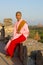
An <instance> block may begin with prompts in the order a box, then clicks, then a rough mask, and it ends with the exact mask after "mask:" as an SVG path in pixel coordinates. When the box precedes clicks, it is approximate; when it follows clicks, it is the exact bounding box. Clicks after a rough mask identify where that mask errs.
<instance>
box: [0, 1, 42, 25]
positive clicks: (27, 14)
mask: <svg viewBox="0 0 43 65" xmlns="http://www.w3.org/2000/svg"><path fill="white" fill-rule="evenodd" d="M16 11H21V12H22V14H23V18H24V19H25V20H27V22H29V21H30V22H29V24H38V23H39V22H40V23H43V0H0V21H1V22H2V21H3V19H4V18H12V19H13V22H15V13H16Z"/></svg>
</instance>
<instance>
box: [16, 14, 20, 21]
mask: <svg viewBox="0 0 43 65" xmlns="http://www.w3.org/2000/svg"><path fill="white" fill-rule="evenodd" d="M16 19H17V20H18V21H19V20H20V19H21V14H20V13H17V15H16Z"/></svg>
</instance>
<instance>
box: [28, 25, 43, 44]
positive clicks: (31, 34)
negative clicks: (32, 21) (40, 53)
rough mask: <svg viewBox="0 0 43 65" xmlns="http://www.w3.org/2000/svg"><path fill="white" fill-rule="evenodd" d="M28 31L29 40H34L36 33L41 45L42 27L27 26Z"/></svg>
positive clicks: (42, 39) (42, 37)
mask: <svg viewBox="0 0 43 65" xmlns="http://www.w3.org/2000/svg"><path fill="white" fill-rule="evenodd" d="M29 30H30V36H29V37H30V38H34V36H35V34H36V32H38V33H39V36H40V38H41V39H40V40H39V41H40V42H42V43H43V27H38V26H29Z"/></svg>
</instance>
